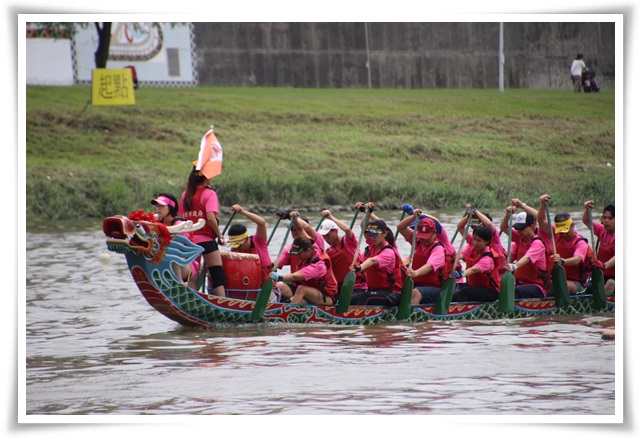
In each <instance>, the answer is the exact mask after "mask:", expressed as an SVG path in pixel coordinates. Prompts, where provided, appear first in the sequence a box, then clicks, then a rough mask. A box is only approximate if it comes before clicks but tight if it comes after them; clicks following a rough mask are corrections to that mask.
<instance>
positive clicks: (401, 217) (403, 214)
mask: <svg viewBox="0 0 640 438" xmlns="http://www.w3.org/2000/svg"><path fill="white" fill-rule="evenodd" d="M406 214H407V212H406V211H404V210H402V216H400V222H402V220H403V219H404V216H405V215H406ZM398 231H399V230H398V228H396V234H395V236H394V237H393V238H394V239H395V240H398Z"/></svg>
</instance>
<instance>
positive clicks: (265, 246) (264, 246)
mask: <svg viewBox="0 0 640 438" xmlns="http://www.w3.org/2000/svg"><path fill="white" fill-rule="evenodd" d="M253 247H254V248H255V250H256V253H257V254H258V257H260V264H261V265H262V266H270V265H271V256H270V255H269V242H268V240H267V239H262V238H260V236H258V235H257V234H254V236H253Z"/></svg>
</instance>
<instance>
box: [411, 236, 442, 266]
mask: <svg viewBox="0 0 640 438" xmlns="http://www.w3.org/2000/svg"><path fill="white" fill-rule="evenodd" d="M436 243H438V242H437V239H436V242H434V243H433V245H435V244H436ZM433 245H431V246H430V247H425V246H424V245H422V244H420V245H416V249H415V251H416V253H421V254H426V253H427V251H428V250H429V248H431V247H432V246H433ZM444 263H445V251H444V247H443V246H442V245H437V246H435V247H434V248H433V251H431V254H430V255H429V258H428V259H427V262H426V263H425V265H431V266H432V267H433V270H434V271H436V270H438V269H440V268H441V267H443V266H444ZM419 268H420V267H419ZM416 270H417V269H416Z"/></svg>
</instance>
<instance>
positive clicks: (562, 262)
mask: <svg viewBox="0 0 640 438" xmlns="http://www.w3.org/2000/svg"><path fill="white" fill-rule="evenodd" d="M560 264H561V265H564V259H563V258H562V257H561V258H560Z"/></svg>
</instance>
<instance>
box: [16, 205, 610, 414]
mask: <svg viewBox="0 0 640 438" xmlns="http://www.w3.org/2000/svg"><path fill="white" fill-rule="evenodd" d="M379 215H380V216H381V217H382V218H389V220H388V222H389V223H390V224H392V225H393V224H394V223H395V222H397V219H399V215H395V214H394V213H392V212H380V213H379ZM497 215H498V214H496V215H495V216H497ZM578 215H579V212H577V213H574V217H579V216H578ZM309 216H310V218H312V219H313V216H312V215H309ZM394 216H398V217H397V218H395V219H393V218H394ZM495 216H494V217H495ZM440 218H441V220H442V221H443V223H444V224H445V229H447V231H448V233H449V236H450V237H451V236H452V235H453V230H454V225H453V223H454V222H455V221H457V220H458V219H459V216H457V217H456V216H454V215H446V214H441V215H440ZM243 219H244V218H243ZM343 219H344V220H345V222H347V223H348V222H349V220H350V219H351V217H348V218H347V217H344V218H343ZM225 221H226V219H225V218H224V217H223V218H221V222H222V223H225ZM578 221H579V220H578ZM495 222H496V223H497V219H496V221H495ZM273 223H274V222H273V221H271V222H270V225H269V226H270V227H271V226H273ZM312 223H313V221H312ZM579 225H580V226H582V224H579ZM248 226H249V228H250V231H251V230H253V229H254V228H252V227H251V225H250V224H248ZM101 227H102V224H101V222H100V221H92V222H84V223H77V222H73V223H56V224H47V225H34V226H30V227H28V228H27V235H26V260H27V261H26V279H25V280H26V290H25V295H26V296H25V297H24V303H25V307H24V324H25V339H24V340H23V342H24V347H25V348H24V355H25V357H24V359H25V360H24V362H19V364H24V363H26V367H25V372H24V376H25V379H24V382H19V386H20V387H21V388H22V389H23V390H24V406H20V407H19V409H18V410H19V411H20V412H23V413H24V414H25V416H24V421H25V422H74V421H77V419H78V418H81V417H80V416H89V415H92V416H93V417H83V420H81V421H83V422H85V421H86V422H92V421H96V422H102V421H107V422H109V421H110V420H109V419H106V418H107V417H113V418H117V419H119V420H120V419H127V418H131V417H134V418H136V417H135V416H139V415H140V414H144V415H147V416H149V415H151V416H152V417H154V416H158V415H163V416H171V415H173V416H181V415H189V416H192V415H194V416H203V415H204V416H206V415H210V414H267V415H282V414H284V415H297V414H303V415H314V414H321V415H324V414H342V415H350V414H394V415H397V414H412V415H416V416H420V418H424V419H431V418H441V419H442V418H448V417H446V416H449V415H453V416H456V418H457V420H456V421H465V419H470V418H471V419H481V418H487V417H488V418H494V417H498V419H497V420H496V421H498V422H501V421H505V422H510V420H512V419H514V418H518V416H521V415H526V416H531V418H534V417H535V416H543V417H541V419H539V420H535V421H539V422H547V421H548V422H558V421H560V422H562V421H563V420H567V421H571V422H577V423H590V422H594V421H595V422H613V421H615V420H616V419H618V420H619V419H620V417H619V416H620V415H621V414H622V408H621V406H622V405H621V400H620V398H619V397H617V396H616V394H617V389H618V390H619V388H620V383H621V382H620V379H621V378H622V374H621V373H620V374H618V375H616V370H618V372H620V370H621V368H620V365H621V364H620V362H619V361H618V363H616V348H615V346H616V342H617V341H607V340H603V339H602V334H603V332H604V331H605V329H607V328H610V327H613V326H614V322H615V320H614V318H613V317H606V316H605V317H603V316H593V315H586V316H570V317H568V316H562V317H560V316H558V317H544V316H543V317H538V318H531V319H526V320H517V321H509V320H499V321H482V322H473V321H442V322H429V323H420V324H409V323H394V324H388V325H379V326H355V327H342V326H340V327H332V326H303V325H300V326H295V325H273V324H258V325H249V324H247V325H243V326H228V327H218V328H216V329H211V330H202V329H193V328H184V327H181V326H179V325H178V324H176V323H175V322H173V321H171V320H169V319H167V318H165V317H164V316H162V315H160V314H159V313H157V312H156V311H155V310H153V309H152V308H151V307H150V306H149V305H148V304H147V303H146V301H145V300H144V299H143V297H142V296H141V295H140V293H139V292H138V290H137V287H136V286H135V285H134V282H133V280H132V279H131V276H130V274H129V271H128V268H127V266H126V262H125V259H124V256H122V255H119V254H115V253H108V254H109V257H108V260H104V258H106V255H105V254H106V253H107V251H106V245H105V244H104V241H105V239H104V235H103V234H102V228H101ZM270 230H271V228H270ZM285 230H286V226H285V225H284V224H283V225H281V226H280V227H279V228H278V231H277V233H276V234H275V236H274V238H273V240H272V243H271V252H272V255H273V256H274V258H275V255H276V253H277V252H278V250H279V249H280V245H281V243H282V239H283V237H284V232H285ZM354 230H356V231H359V225H358V224H356V226H355V227H354ZM579 231H580V232H581V233H583V235H585V236H589V234H588V231H587V230H586V229H584V228H583V229H579ZM459 239H460V237H459V236H458V239H457V240H456V241H455V243H454V246H455V247H456V249H457V248H458V242H460V240H459ZM504 244H505V247H506V245H507V242H506V240H505V242H504ZM399 246H400V252H401V254H402V255H403V256H404V255H407V254H408V253H409V246H408V244H407V243H406V242H405V241H404V239H403V238H402V237H400V238H399ZM21 299H22V298H21ZM19 321H20V322H21V321H22V318H20V320H19ZM618 360H619V359H618ZM88 418H90V419H88ZM137 418H140V417H137ZM146 418H148V417H146Z"/></svg>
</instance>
